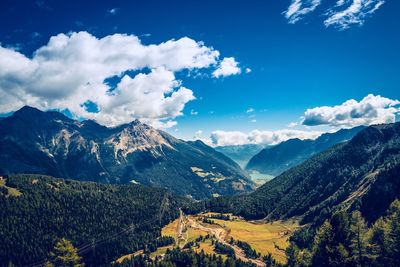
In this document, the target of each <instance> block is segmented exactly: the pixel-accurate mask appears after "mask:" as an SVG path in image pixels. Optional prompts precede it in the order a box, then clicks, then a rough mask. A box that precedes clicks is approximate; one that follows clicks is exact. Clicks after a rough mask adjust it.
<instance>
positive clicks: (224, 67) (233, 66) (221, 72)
mask: <svg viewBox="0 0 400 267" xmlns="http://www.w3.org/2000/svg"><path fill="white" fill-rule="evenodd" d="M238 65H239V63H238V62H237V61H236V60H235V58H234V57H226V58H224V59H223V60H222V61H221V62H220V63H219V67H218V69H216V70H215V71H214V72H213V76H214V77H215V78H219V77H226V76H230V75H236V74H240V72H241V70H240V68H239V67H238Z"/></svg>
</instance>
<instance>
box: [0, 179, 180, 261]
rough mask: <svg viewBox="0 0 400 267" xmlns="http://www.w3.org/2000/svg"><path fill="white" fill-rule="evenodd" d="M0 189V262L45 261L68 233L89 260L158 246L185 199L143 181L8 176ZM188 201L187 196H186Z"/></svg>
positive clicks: (109, 258) (110, 258)
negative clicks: (14, 192) (120, 182)
mask: <svg viewBox="0 0 400 267" xmlns="http://www.w3.org/2000/svg"><path fill="white" fill-rule="evenodd" d="M3 181H5V183H4V184H5V185H6V186H7V187H8V188H12V189H14V190H18V192H20V193H21V194H20V195H18V196H10V195H8V194H5V192H4V191H0V207H1V209H0V225H1V227H0V240H1V242H0V263H1V264H0V265H1V266H3V264H4V265H6V264H8V263H9V262H12V263H13V264H16V265H17V266H26V265H28V264H32V263H44V262H43V261H44V260H46V259H47V258H48V257H49V252H50V251H51V250H52V249H53V247H54V246H55V244H56V243H57V241H58V240H60V239H62V238H66V239H68V240H69V241H71V242H72V244H73V245H74V246H75V247H76V248H77V250H78V253H79V255H80V256H82V257H83V260H84V262H85V263H86V264H87V265H92V266H99V265H101V264H105V263H110V262H111V261H113V260H115V259H116V258H117V257H118V256H120V255H124V254H128V253H132V252H133V251H137V250H139V249H143V248H145V246H152V244H154V245H157V244H158V243H160V244H161V243H163V242H159V241H158V240H159V239H160V231H161V227H162V226H163V225H165V224H167V223H169V222H170V221H171V220H173V219H175V218H177V217H178V216H179V212H178V207H179V206H180V205H182V203H183V199H181V198H177V197H173V196H171V195H170V194H169V193H168V192H167V191H165V190H161V189H153V188H147V187H143V186H140V185H105V184H96V183H92V182H77V181H71V180H63V179H56V178H52V177H48V176H41V175H10V176H6V177H4V179H3ZM185 201H187V200H185Z"/></svg>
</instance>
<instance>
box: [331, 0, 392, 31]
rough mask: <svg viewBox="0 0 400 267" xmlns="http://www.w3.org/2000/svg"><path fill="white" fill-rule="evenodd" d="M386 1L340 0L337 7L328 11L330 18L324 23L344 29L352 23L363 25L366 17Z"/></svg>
mask: <svg viewBox="0 0 400 267" xmlns="http://www.w3.org/2000/svg"><path fill="white" fill-rule="evenodd" d="M384 3H385V1H383V0H352V1H349V0H347V1H346V0H339V1H338V2H337V3H336V7H334V8H332V9H331V10H330V11H329V12H328V18H327V19H326V20H325V21H324V24H325V26H326V27H329V26H334V27H337V28H339V29H342V30H343V29H347V28H349V27H350V26H351V25H363V24H364V21H365V19H366V18H368V17H369V16H370V15H372V14H373V13H375V11H376V10H378V9H379V8H380V7H381V6H382V5H383V4H384ZM343 7H344V9H343Z"/></svg>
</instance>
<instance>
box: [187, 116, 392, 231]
mask: <svg viewBox="0 0 400 267" xmlns="http://www.w3.org/2000/svg"><path fill="white" fill-rule="evenodd" d="M399 177H400V123H394V124H386V125H376V126H370V127H368V128H365V129H364V130H361V131H360V132H359V133H358V134H357V135H356V136H355V137H353V139H351V140H350V141H348V142H345V143H341V144H338V145H336V146H334V147H332V148H330V149H328V150H326V151H324V152H322V153H319V154H317V155H315V156H314V157H312V158H311V159H309V160H307V161H305V162H304V163H302V164H300V165H299V166H296V167H294V168H292V169H290V170H288V171H286V172H284V173H282V174H281V175H279V176H278V177H276V178H274V179H273V180H272V181H270V182H268V183H266V184H265V185H263V186H261V187H260V188H258V189H257V190H256V191H254V192H253V193H251V194H249V195H243V196H236V197H235V196H234V197H221V198H214V199H211V200H210V201H208V202H203V203H198V204H196V206H195V207H192V209H209V210H212V211H220V212H233V213H234V214H238V215H241V216H243V217H245V218H248V219H260V218H267V219H272V220H276V219H287V218H293V217H294V218H299V219H301V222H302V223H309V222H313V223H315V222H318V223H321V222H322V221H323V220H324V219H326V218H328V217H329V216H330V215H331V214H332V213H333V212H334V211H335V210H339V209H350V210H351V209H354V208H357V209H360V210H361V212H362V214H363V215H364V216H365V217H366V219H367V220H370V221H373V220H375V219H376V218H378V217H379V216H381V215H382V214H383V213H384V212H385V211H386V210H387V208H388V206H389V204H390V203H391V202H392V201H393V200H395V199H396V198H399V197H400V179H399Z"/></svg>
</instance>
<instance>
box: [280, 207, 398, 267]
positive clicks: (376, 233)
mask: <svg viewBox="0 0 400 267" xmlns="http://www.w3.org/2000/svg"><path fill="white" fill-rule="evenodd" d="M286 252H287V256H288V266H316V267H317V266H386V267H395V266H400V201H399V200H395V201H394V202H393V203H392V204H391V206H390V208H389V210H388V212H387V214H386V215H385V216H383V217H381V218H379V219H378V220H377V221H376V222H374V223H373V224H370V225H368V223H367V222H366V221H365V220H364V218H363V217H362V215H361V213H360V212H359V211H354V212H353V213H352V214H351V215H349V214H348V213H347V212H346V211H340V212H337V213H335V214H334V215H333V216H332V218H330V219H329V220H326V221H325V222H324V223H323V224H322V225H321V227H319V229H318V230H317V231H316V234H315V237H314V239H313V241H312V242H311V243H310V244H309V245H308V246H307V247H306V248H302V249H301V248H299V246H298V245H297V244H296V242H292V243H291V245H290V246H289V248H288V249H287V251H286Z"/></svg>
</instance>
